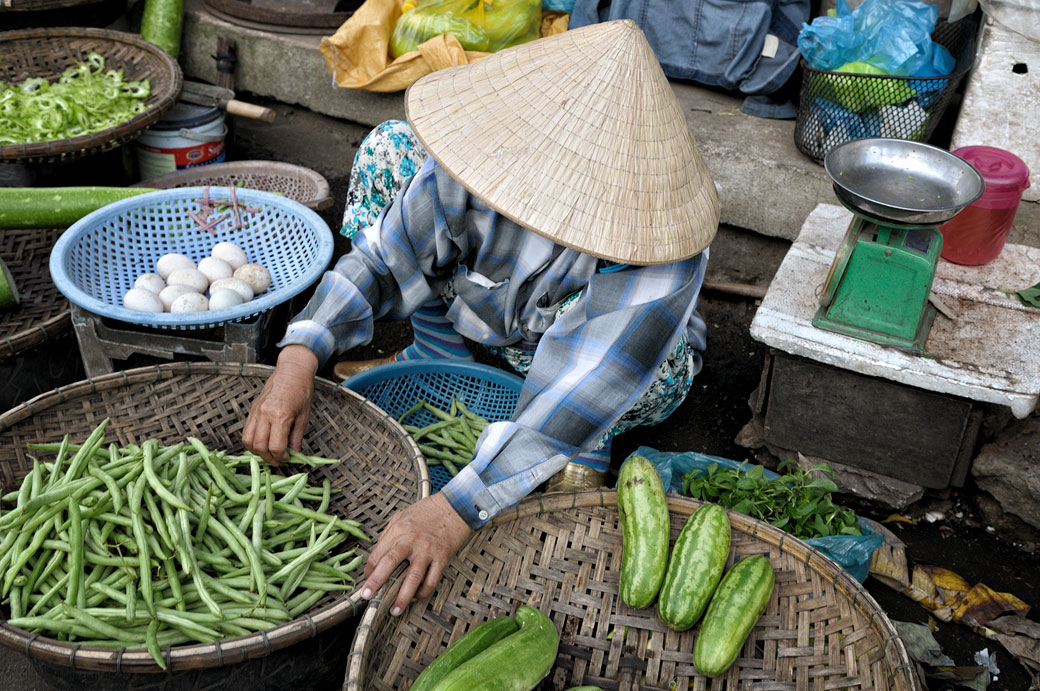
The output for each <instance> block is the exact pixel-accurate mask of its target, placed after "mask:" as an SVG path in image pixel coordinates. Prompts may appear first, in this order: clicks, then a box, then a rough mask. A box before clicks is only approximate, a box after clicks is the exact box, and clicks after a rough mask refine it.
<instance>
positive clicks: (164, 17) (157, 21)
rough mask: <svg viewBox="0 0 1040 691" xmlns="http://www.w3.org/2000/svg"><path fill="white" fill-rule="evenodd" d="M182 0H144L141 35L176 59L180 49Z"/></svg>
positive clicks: (182, 13)
mask: <svg viewBox="0 0 1040 691" xmlns="http://www.w3.org/2000/svg"><path fill="white" fill-rule="evenodd" d="M183 25H184V0H145V3H144V11H143V12H142V14H141V36H142V37H143V38H144V40H146V41H148V42H149V43H154V44H155V45H157V46H159V47H160V48H162V49H163V50H165V51H166V52H167V53H169V54H170V56H171V57H173V58H174V59H176V57H177V55H178V54H179V53H180V50H181V28H182V26H183Z"/></svg>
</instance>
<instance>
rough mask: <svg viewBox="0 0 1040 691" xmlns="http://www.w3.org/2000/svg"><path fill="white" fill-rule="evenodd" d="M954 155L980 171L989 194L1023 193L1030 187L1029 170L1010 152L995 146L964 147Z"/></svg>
mask: <svg viewBox="0 0 1040 691" xmlns="http://www.w3.org/2000/svg"><path fill="white" fill-rule="evenodd" d="M953 153H954V154H956V155H958V156H960V157H961V158H963V159H964V160H965V161H967V162H968V163H970V164H971V165H972V166H974V167H975V169H976V170H977V171H979V174H980V175H982V178H983V180H985V181H986V191H987V192H990V191H992V192H1021V191H1022V190H1024V189H1026V188H1027V187H1029V168H1028V167H1026V164H1025V163H1024V162H1023V161H1022V159H1021V158H1019V157H1018V156H1016V155H1015V154H1013V153H1011V152H1010V151H1004V150H1003V149H998V148H997V147H995V146H962V147H961V148H959V149H957V150H956V151H954V152H953Z"/></svg>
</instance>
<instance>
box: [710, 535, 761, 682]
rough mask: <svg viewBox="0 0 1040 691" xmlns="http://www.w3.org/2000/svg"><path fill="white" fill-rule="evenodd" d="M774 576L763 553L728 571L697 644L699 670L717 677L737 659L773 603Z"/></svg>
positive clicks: (743, 561) (739, 563)
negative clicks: (758, 622) (771, 601)
mask: <svg viewBox="0 0 1040 691" xmlns="http://www.w3.org/2000/svg"><path fill="white" fill-rule="evenodd" d="M774 578H775V577H774V575H773V565H772V564H770V563H769V560H768V559H766V558H765V557H763V556H762V555H760V554H755V555H752V556H750V557H746V558H744V559H742V560H740V561H739V562H737V563H736V564H735V565H734V566H733V568H731V569H730V570H729V571H727V572H726V575H725V576H723V577H722V582H721V583H719V587H718V589H717V590H716V591H715V594H714V595H713V596H712V598H711V603H710V604H709V605H708V611H707V612H706V613H705V614H704V621H703V622H701V628H700V630H699V631H698V632H697V640H696V641H694V644H693V664H694V666H695V667H697V671H698V672H700V673H701V674H703V675H704V676H706V677H712V678H714V677H717V676H719V675H720V674H722V673H723V672H725V671H726V670H727V669H729V668H730V666H731V665H732V664H733V663H734V662H735V661H736V659H737V655H739V654H740V649H741V648H742V647H744V641H746V640H747V637H748V635H749V634H750V633H751V629H753V628H754V627H755V622H757V621H758V618H759V617H760V616H762V612H763V611H764V610H765V608H766V605H767V604H769V598H770V596H771V595H772V593H773V582H774Z"/></svg>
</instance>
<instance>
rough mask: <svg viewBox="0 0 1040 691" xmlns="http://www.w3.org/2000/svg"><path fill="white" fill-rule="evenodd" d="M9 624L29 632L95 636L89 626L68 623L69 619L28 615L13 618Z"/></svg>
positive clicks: (8, 621)
mask: <svg viewBox="0 0 1040 691" xmlns="http://www.w3.org/2000/svg"><path fill="white" fill-rule="evenodd" d="M7 623H8V624H10V625H11V626H17V627H18V628H20V629H27V630H29V631H41V630H43V631H54V632H61V633H70V634H73V635H76V636H87V637H89V636H93V635H95V632H94V630H93V629H91V628H89V627H87V626H83V625H81V624H78V623H76V622H72V621H68V620H67V619H55V618H54V617H42V616H29V615H26V616H24V617H11V618H10V619H8V620H7Z"/></svg>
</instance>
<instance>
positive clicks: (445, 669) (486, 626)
mask: <svg viewBox="0 0 1040 691" xmlns="http://www.w3.org/2000/svg"><path fill="white" fill-rule="evenodd" d="M517 630H518V627H517V625H516V622H515V621H513V618H512V617H505V616H503V617H495V618H493V619H489V620H488V621H486V622H484V623H483V624H481V625H480V626H478V627H477V628H475V629H473V630H472V631H470V632H469V633H467V634H466V635H465V636H463V637H462V638H460V639H459V640H457V641H455V642H454V643H452V644H451V645H450V646H449V647H448V649H447V650H445V651H444V652H443V653H441V654H440V655H438V656H437V659H436V660H434V661H433V662H431V663H430V664H429V665H427V666H426V669H424V670H423V671H422V673H421V674H420V675H419V676H418V677H416V678H415V682H413V683H412V686H411V690H412V691H430V689H433V688H435V687H436V686H437V683H438V682H439V681H440V680H441V679H443V678H444V677H446V676H448V675H449V674H450V673H451V672H452V671H453V670H454V669H455V668H456V667H458V666H459V665H461V664H462V663H463V662H466V661H467V660H469V659H470V658H472V657H474V656H476V655H477V654H479V653H482V652H484V651H485V650H487V649H488V648H489V647H491V645H492V644H494V643H497V642H498V641H500V640H502V639H503V638H505V637H506V636H508V635H510V634H512V633H516V631H517Z"/></svg>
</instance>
